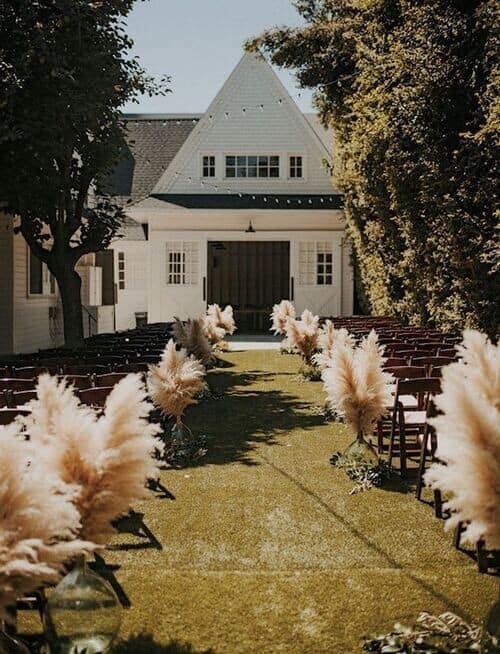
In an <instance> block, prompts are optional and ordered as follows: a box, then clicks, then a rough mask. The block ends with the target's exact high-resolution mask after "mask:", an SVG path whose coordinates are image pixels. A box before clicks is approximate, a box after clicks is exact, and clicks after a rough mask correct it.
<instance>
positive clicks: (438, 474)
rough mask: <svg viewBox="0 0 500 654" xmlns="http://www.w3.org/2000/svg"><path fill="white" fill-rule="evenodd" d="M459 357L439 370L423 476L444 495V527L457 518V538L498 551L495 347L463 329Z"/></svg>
mask: <svg viewBox="0 0 500 654" xmlns="http://www.w3.org/2000/svg"><path fill="white" fill-rule="evenodd" d="M458 350H459V353H460V354H461V355H462V357H463V359H462V361H457V362H455V363H451V364H449V365H448V366H446V367H445V368H443V373H442V375H443V381H442V393H441V395H438V396H437V397H436V398H435V403H436V406H437V408H438V409H439V410H440V411H441V414H440V415H438V416H437V417H435V418H433V419H432V424H433V426H434V427H435V429H436V433H437V443H438V447H437V451H436V457H437V458H438V459H439V461H440V463H434V464H433V465H432V466H431V467H430V468H429V470H428V471H427V473H426V475H425V480H426V482H427V483H428V484H429V485H430V486H432V487H433V488H439V489H440V490H441V491H442V492H444V493H447V494H450V499H449V500H448V501H447V502H446V503H445V508H446V509H448V510H449V512H450V515H449V518H448V519H447V521H446V527H447V528H453V527H455V526H456V525H457V524H458V523H459V522H462V523H463V525H464V527H465V531H464V533H463V536H462V537H463V539H464V540H465V541H467V542H469V543H473V544H476V543H477V542H478V541H479V540H481V539H484V540H485V541H486V544H487V546H488V547H490V548H492V549H500V389H499V378H500V347H499V346H498V345H496V346H495V345H493V344H492V343H491V342H490V341H489V340H488V338H487V337H486V336H485V335H484V334H481V333H480V332H477V331H465V332H464V338H463V342H462V344H461V346H460V347H459V348H458Z"/></svg>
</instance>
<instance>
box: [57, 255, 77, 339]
mask: <svg viewBox="0 0 500 654" xmlns="http://www.w3.org/2000/svg"><path fill="white" fill-rule="evenodd" d="M54 274H55V278H56V280H57V284H58V286H59V293H60V294H61V302H62V308H63V322H64V344H65V346H66V347H79V346H80V345H82V344H83V310H82V301H81V295H80V291H81V286H82V280H81V278H80V275H79V274H78V273H77V272H76V270H75V269H74V268H73V266H72V265H67V264H66V265H62V266H58V267H57V270H55V271H54Z"/></svg>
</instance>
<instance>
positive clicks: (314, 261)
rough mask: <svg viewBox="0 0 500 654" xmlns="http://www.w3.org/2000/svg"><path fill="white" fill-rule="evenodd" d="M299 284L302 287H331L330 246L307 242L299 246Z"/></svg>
mask: <svg viewBox="0 0 500 654" xmlns="http://www.w3.org/2000/svg"><path fill="white" fill-rule="evenodd" d="M299 282H300V284H302V285H304V286H314V285H317V286H331V285H332V283H333V254H332V244H331V243H329V242H328V241H323V242H315V241H308V242H303V243H300V246H299Z"/></svg>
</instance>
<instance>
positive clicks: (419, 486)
mask: <svg viewBox="0 0 500 654" xmlns="http://www.w3.org/2000/svg"><path fill="white" fill-rule="evenodd" d="M428 440H429V435H428V433H427V430H426V429H424V434H423V436H422V443H421V446H420V461H419V464H418V477H417V487H416V488H415V497H416V498H417V500H419V499H420V498H421V497H422V489H423V487H424V472H425V461H426V458H427V443H428Z"/></svg>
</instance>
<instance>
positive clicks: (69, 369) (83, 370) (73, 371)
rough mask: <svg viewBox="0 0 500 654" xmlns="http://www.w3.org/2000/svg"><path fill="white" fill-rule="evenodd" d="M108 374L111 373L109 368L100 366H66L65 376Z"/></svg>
mask: <svg viewBox="0 0 500 654" xmlns="http://www.w3.org/2000/svg"><path fill="white" fill-rule="evenodd" d="M107 372H109V367H108V366H100V365H95V366H90V365H77V366H74V365H70V366H64V374H65V375H77V376H81V375H84V376H85V375H94V374H96V375H104V374H106V373H107Z"/></svg>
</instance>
